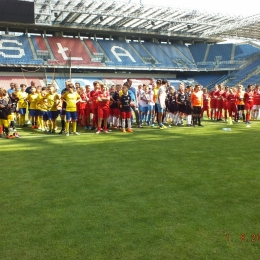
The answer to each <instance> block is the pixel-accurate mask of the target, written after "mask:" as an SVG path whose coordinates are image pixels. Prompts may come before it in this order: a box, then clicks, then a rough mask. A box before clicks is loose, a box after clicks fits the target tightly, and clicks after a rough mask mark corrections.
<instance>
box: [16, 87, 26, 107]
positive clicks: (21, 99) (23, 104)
mask: <svg viewBox="0 0 260 260" xmlns="http://www.w3.org/2000/svg"><path fill="white" fill-rule="evenodd" d="M27 96H28V94H27V93H26V92H21V91H18V93H17V97H18V99H19V101H18V108H27V102H26V101H25V99H26V98H27Z"/></svg>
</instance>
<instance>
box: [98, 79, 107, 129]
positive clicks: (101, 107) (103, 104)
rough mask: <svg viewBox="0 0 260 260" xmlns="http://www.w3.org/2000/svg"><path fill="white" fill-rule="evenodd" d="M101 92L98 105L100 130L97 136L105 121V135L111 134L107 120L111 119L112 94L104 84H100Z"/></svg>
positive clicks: (99, 92)
mask: <svg viewBox="0 0 260 260" xmlns="http://www.w3.org/2000/svg"><path fill="white" fill-rule="evenodd" d="M100 87H101V89H100V91H98V92H97V99H96V100H97V102H98V103H97V104H98V129H97V132H96V134H99V133H100V131H101V124H102V121H103V119H104V133H109V132H108V130H107V120H108V117H109V103H110V93H109V92H108V91H107V87H106V86H105V85H104V84H102V83H101V84H100Z"/></svg>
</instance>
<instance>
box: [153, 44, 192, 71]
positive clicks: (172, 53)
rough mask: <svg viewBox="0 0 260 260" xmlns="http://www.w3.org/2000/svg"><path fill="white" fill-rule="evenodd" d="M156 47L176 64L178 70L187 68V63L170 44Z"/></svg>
mask: <svg viewBox="0 0 260 260" xmlns="http://www.w3.org/2000/svg"><path fill="white" fill-rule="evenodd" d="M158 47H159V48H160V49H161V50H162V51H163V52H165V53H166V54H167V56H168V57H169V58H170V59H171V60H172V61H173V62H174V63H176V64H177V66H178V67H179V68H183V69H186V68H189V67H190V66H189V64H190V63H191V61H189V60H188V59H187V58H186V57H185V56H184V55H183V54H182V53H181V52H180V51H179V50H178V49H176V48H174V46H172V45H170V44H158Z"/></svg>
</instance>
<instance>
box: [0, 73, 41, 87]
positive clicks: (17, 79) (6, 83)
mask: <svg viewBox="0 0 260 260" xmlns="http://www.w3.org/2000/svg"><path fill="white" fill-rule="evenodd" d="M44 80H45V79H44V78H42V77H26V78H24V77H21V76H1V78H0V86H1V87H2V88H5V89H9V88H10V82H14V83H17V84H18V85H20V84H26V85H28V86H29V85H30V82H31V81H34V82H35V83H36V86H42V85H43V82H44Z"/></svg>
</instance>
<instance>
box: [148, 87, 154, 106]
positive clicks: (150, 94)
mask: <svg viewBox="0 0 260 260" xmlns="http://www.w3.org/2000/svg"><path fill="white" fill-rule="evenodd" d="M153 96H154V91H153V90H150V91H149V94H148V99H149V100H150V101H149V102H148V105H151V106H153V105H154V101H153Z"/></svg>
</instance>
